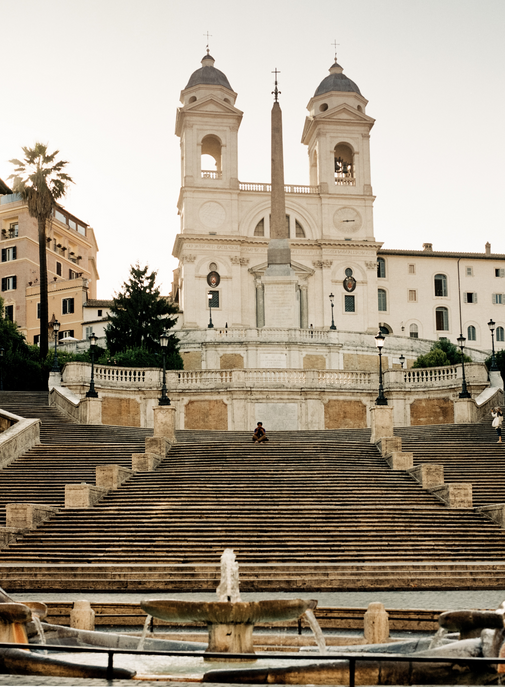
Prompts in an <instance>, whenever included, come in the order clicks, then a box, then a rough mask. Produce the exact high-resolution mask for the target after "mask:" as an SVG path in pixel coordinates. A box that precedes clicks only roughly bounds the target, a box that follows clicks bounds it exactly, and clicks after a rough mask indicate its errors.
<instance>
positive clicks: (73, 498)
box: [65, 484, 107, 508]
mask: <svg viewBox="0 0 505 687" xmlns="http://www.w3.org/2000/svg"><path fill="white" fill-rule="evenodd" d="M106 493H107V489H102V488H101V487H95V486H94V485H93V484H65V508H92V507H93V506H94V505H95V503H98V502H99V501H101V499H103V497H104V496H105V494H106Z"/></svg>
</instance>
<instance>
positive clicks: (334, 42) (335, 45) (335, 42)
mask: <svg viewBox="0 0 505 687" xmlns="http://www.w3.org/2000/svg"><path fill="white" fill-rule="evenodd" d="M332 45H333V47H334V48H335V62H336V61H337V45H340V43H337V39H336V38H335V40H334V41H333V43H332Z"/></svg>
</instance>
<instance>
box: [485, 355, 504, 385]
mask: <svg viewBox="0 0 505 687" xmlns="http://www.w3.org/2000/svg"><path fill="white" fill-rule="evenodd" d="M495 358H496V365H497V366H498V370H499V371H500V373H501V376H502V378H503V379H504V380H505V350H501V351H496V354H495ZM486 367H487V369H488V370H490V369H491V356H489V358H487V359H486Z"/></svg>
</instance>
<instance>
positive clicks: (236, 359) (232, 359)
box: [219, 353, 244, 370]
mask: <svg viewBox="0 0 505 687" xmlns="http://www.w3.org/2000/svg"><path fill="white" fill-rule="evenodd" d="M219 367H220V369H221V370H243V369H244V356H243V355H240V353H225V354H224V355H222V356H221V357H220V358H219Z"/></svg>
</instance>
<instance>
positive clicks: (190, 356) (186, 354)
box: [181, 351, 202, 370]
mask: <svg viewBox="0 0 505 687" xmlns="http://www.w3.org/2000/svg"><path fill="white" fill-rule="evenodd" d="M181 356H182V362H183V365H184V369H185V370H201V369H202V354H201V352H200V351H182V352H181Z"/></svg>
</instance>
